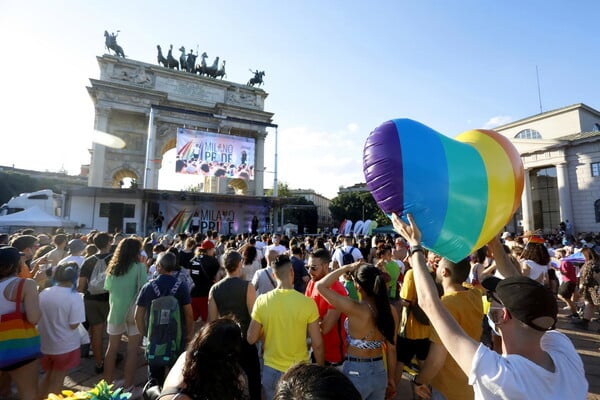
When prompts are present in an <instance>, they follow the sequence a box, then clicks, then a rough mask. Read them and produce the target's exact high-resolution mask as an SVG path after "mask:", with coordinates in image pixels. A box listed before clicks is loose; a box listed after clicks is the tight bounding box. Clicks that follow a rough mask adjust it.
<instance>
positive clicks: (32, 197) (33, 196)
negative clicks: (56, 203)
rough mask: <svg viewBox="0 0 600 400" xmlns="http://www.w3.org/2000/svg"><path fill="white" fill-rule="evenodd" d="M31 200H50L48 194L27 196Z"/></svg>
mask: <svg viewBox="0 0 600 400" xmlns="http://www.w3.org/2000/svg"><path fill="white" fill-rule="evenodd" d="M27 198H28V199H29V200H48V195H47V194H34V195H31V196H27Z"/></svg>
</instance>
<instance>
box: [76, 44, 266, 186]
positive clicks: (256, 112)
mask: <svg viewBox="0 0 600 400" xmlns="http://www.w3.org/2000/svg"><path fill="white" fill-rule="evenodd" d="M97 60H98V64H99V66H100V78H99V79H90V82H91V86H89V87H88V88H87V89H88V93H89V94H90V96H91V98H92V100H93V102H94V107H95V121H94V129H95V130H96V131H97V132H101V133H107V134H110V135H114V136H116V137H117V138H119V139H122V141H123V142H124V143H125V145H124V147H122V146H113V147H109V146H106V145H104V144H101V142H99V141H96V142H94V144H93V146H92V150H91V151H92V157H91V165H90V175H89V181H88V185H89V186H91V187H104V188H109V187H119V183H120V182H122V181H123V179H124V178H132V179H133V180H134V181H135V182H137V183H138V184H139V185H140V187H141V186H142V184H143V187H144V188H145V189H157V188H158V170H159V169H160V168H161V164H162V162H163V155H164V154H165V152H167V151H168V150H170V149H173V148H175V147H176V143H177V137H178V134H179V133H180V132H181V130H182V128H185V129H189V130H191V131H193V132H204V133H206V134H207V135H209V136H210V135H213V136H212V137H218V138H220V139H223V138H224V137H223V136H222V135H227V136H229V137H230V139H231V141H232V143H237V142H236V141H238V142H239V141H247V142H248V143H250V145H248V147H247V148H248V149H251V151H253V152H254V154H249V155H246V154H244V155H243V156H242V161H243V162H246V163H247V161H246V160H248V159H252V161H253V166H252V169H253V170H252V178H253V179H238V178H236V177H235V176H234V175H222V176H217V177H215V176H208V175H207V174H204V175H202V174H200V173H199V174H198V180H199V185H198V191H201V192H205V193H214V194H227V193H229V192H230V191H231V190H236V189H237V190H238V191H239V192H243V194H246V195H250V196H262V195H263V181H264V143H265V137H266V135H267V128H268V127H273V126H274V125H273V124H272V117H273V114H272V113H269V112H266V111H264V102H265V98H266V97H267V95H268V94H267V93H266V92H265V91H264V90H262V89H261V88H258V87H254V86H251V85H248V84H239V83H234V82H229V81H227V80H223V79H215V78H212V77H207V76H202V75H199V74H195V73H189V72H187V71H183V70H181V71H180V70H176V69H169V68H165V67H163V66H159V65H152V64H147V63H144V62H140V61H134V60H130V59H126V58H123V57H116V56H112V55H108V54H105V55H103V56H100V57H97ZM224 139H227V138H224ZM214 143H217V142H216V141H215V142H214ZM214 146H215V149H216V146H225V145H221V144H220V143H219V144H214ZM119 147H122V148H119ZM196 147H199V148H201V146H200V145H199V144H196ZM215 149H212V150H215ZM178 150H179V149H178ZM203 150H204V151H205V152H206V150H207V148H205V149H203ZM208 150H211V149H208ZM220 150H221V148H219V151H220ZM194 151H196V150H194V149H189V151H188V152H187V154H188V156H186V157H188V158H187V160H183V159H182V160H181V162H182V163H184V162H187V161H188V160H191V161H194V156H195V160H196V161H198V159H199V158H201V156H202V154H201V155H200V156H199V155H198V154H195V153H194ZM241 152H244V150H242V151H241ZM238 153H239V151H238ZM182 154H183V153H182ZM206 154H208V153H206ZM212 154H213V156H212V157H213V159H214V162H217V161H222V160H223V159H225V160H228V157H229V158H230V156H227V154H225V153H223V154H221V153H219V154H217V153H216V150H215V151H214V152H212ZM178 157H179V156H178ZM209 157H210V155H209ZM182 158H183V157H182ZM178 162H179V160H178ZM238 164H239V163H238ZM188 167H190V166H189V165H188ZM177 168H179V166H178V167H177ZM231 168H232V169H233V168H239V166H235V165H234V166H232V167H231ZM181 171H182V172H185V171H184V169H183V167H181ZM198 171H200V172H201V170H200V167H198ZM232 188H233V189H232Z"/></svg>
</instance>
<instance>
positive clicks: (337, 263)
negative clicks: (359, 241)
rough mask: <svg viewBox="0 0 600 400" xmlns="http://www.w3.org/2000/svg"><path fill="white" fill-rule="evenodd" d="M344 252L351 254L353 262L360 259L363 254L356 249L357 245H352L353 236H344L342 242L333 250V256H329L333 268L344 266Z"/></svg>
mask: <svg viewBox="0 0 600 400" xmlns="http://www.w3.org/2000/svg"><path fill="white" fill-rule="evenodd" d="M344 254H351V255H352V258H353V259H354V261H353V262H356V261H358V260H362V258H363V255H362V253H361V252H360V250H359V249H358V247H354V238H353V237H352V236H345V237H344V244H343V245H342V246H340V247H338V248H337V249H335V251H334V252H333V256H332V257H331V267H332V268H333V269H338V268H339V267H342V266H344V261H343V257H344Z"/></svg>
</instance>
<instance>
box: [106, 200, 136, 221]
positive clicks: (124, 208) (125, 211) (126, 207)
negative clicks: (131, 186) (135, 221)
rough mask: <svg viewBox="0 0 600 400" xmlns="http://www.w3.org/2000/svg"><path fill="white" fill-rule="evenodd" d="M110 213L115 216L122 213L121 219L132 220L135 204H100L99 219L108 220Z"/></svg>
mask: <svg viewBox="0 0 600 400" xmlns="http://www.w3.org/2000/svg"><path fill="white" fill-rule="evenodd" d="M111 212H112V213H117V214H121V213H122V216H123V218H134V217H135V204H124V203H100V217H104V218H108V217H109V216H110V214H111ZM113 215H114V214H113Z"/></svg>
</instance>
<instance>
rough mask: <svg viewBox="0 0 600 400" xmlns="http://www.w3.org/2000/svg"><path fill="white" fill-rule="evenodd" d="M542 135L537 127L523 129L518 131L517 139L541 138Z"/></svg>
mask: <svg viewBox="0 0 600 400" xmlns="http://www.w3.org/2000/svg"><path fill="white" fill-rule="evenodd" d="M541 138H542V135H540V133H539V132H538V131H536V130H535V129H523V130H522V131H521V132H519V133H517V135H516V136H515V139H541Z"/></svg>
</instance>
